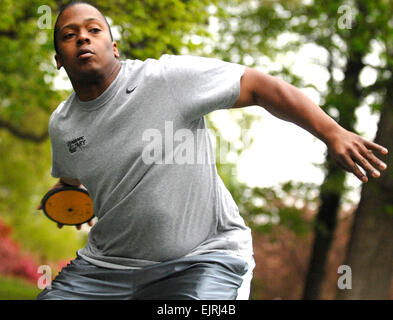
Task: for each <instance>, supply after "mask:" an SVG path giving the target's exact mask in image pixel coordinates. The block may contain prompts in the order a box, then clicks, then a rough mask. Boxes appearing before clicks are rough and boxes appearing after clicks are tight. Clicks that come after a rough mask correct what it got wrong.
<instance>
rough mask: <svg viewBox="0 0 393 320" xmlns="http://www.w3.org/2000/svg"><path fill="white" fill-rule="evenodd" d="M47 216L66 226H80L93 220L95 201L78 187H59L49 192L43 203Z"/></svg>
mask: <svg viewBox="0 0 393 320" xmlns="http://www.w3.org/2000/svg"><path fill="white" fill-rule="evenodd" d="M41 205H42V209H43V211H44V213H45V215H46V216H47V217H48V218H49V219H51V220H53V221H55V222H57V223H61V224H64V225H69V226H72V225H78V224H82V223H85V222H87V221H89V220H91V219H92V218H93V216H94V214H93V201H92V200H91V198H90V196H89V193H88V192H87V191H86V190H84V189H81V188H78V187H67V186H64V187H59V188H55V189H52V190H49V191H48V192H47V193H46V194H45V196H44V197H43V198H42V201H41Z"/></svg>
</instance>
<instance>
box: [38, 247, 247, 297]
mask: <svg viewBox="0 0 393 320" xmlns="http://www.w3.org/2000/svg"><path fill="white" fill-rule="evenodd" d="M254 265H255V262H254V260H253V258H251V259H250V261H246V260H244V259H242V258H240V257H235V256H231V255H227V254H224V253H207V254H203V255H197V256H191V257H182V258H179V259H175V260H171V261H166V262H162V263H157V264H154V265H151V266H148V267H144V268H141V269H128V270H119V269H108V268H103V267H98V266H96V265H93V264H91V263H90V262H88V261H86V260H84V259H83V258H81V257H79V256H78V257H77V258H76V259H74V260H72V261H71V263H70V264H68V265H67V266H66V267H64V268H63V269H62V270H61V272H60V273H59V274H58V275H57V276H56V278H55V279H54V280H53V281H52V283H51V288H50V289H48V288H46V289H44V290H43V291H42V292H41V293H40V294H39V295H38V296H37V299H38V300H59V299H66V300H86V299H92V300H98V299H105V300H109V299H115V300H123V299H127V300H186V299H192V300H235V299H248V298H249V293H250V282H251V278H252V269H253V268H254Z"/></svg>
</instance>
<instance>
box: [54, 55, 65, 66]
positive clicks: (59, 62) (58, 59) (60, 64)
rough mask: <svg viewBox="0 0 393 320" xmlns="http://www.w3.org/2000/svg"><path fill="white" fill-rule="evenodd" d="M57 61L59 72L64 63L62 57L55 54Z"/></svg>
mask: <svg viewBox="0 0 393 320" xmlns="http://www.w3.org/2000/svg"><path fill="white" fill-rule="evenodd" d="M55 60H56V67H57V70H60V68H61V67H62V66H63V63H62V61H61V57H60V56H59V55H58V54H55Z"/></svg>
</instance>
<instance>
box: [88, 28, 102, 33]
mask: <svg viewBox="0 0 393 320" xmlns="http://www.w3.org/2000/svg"><path fill="white" fill-rule="evenodd" d="M90 31H91V32H93V33H97V32H100V31H101V30H100V29H98V28H93V29H90Z"/></svg>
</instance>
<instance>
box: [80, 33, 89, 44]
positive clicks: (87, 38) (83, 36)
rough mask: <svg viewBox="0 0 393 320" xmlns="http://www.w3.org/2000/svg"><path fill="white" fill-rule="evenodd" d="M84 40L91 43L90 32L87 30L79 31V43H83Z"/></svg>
mask: <svg viewBox="0 0 393 320" xmlns="http://www.w3.org/2000/svg"><path fill="white" fill-rule="evenodd" d="M84 42H87V43H90V38H89V36H88V33H87V32H86V31H84V30H81V32H80V33H79V37H78V40H77V44H78V45H82V44H83V43H84Z"/></svg>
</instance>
